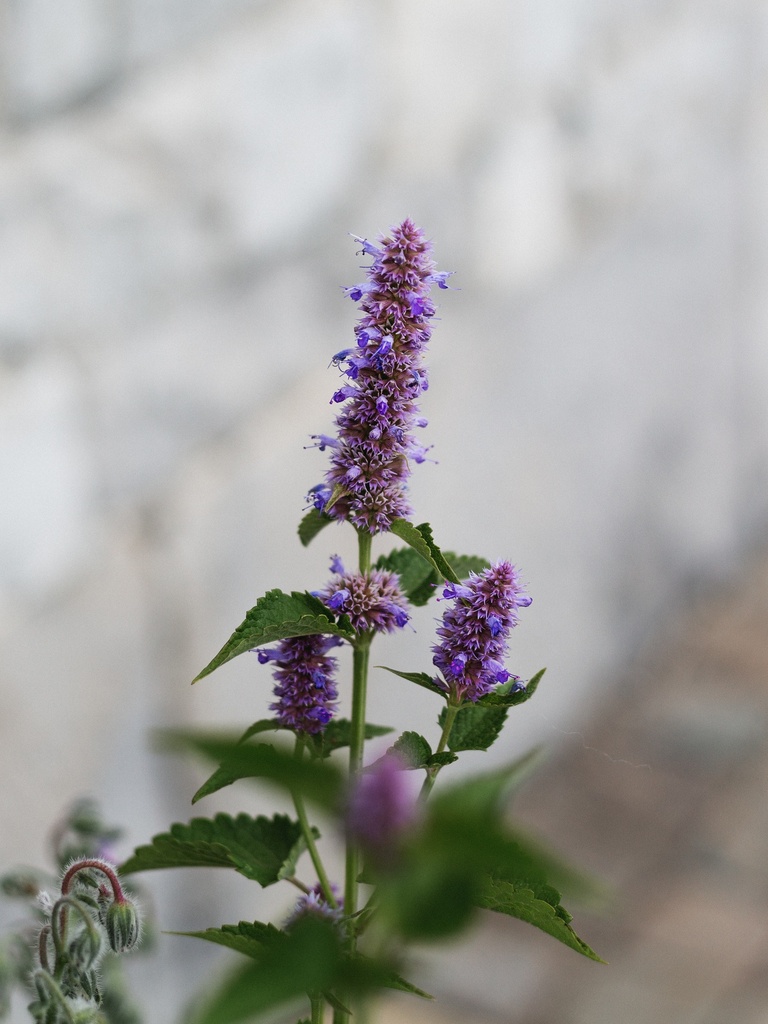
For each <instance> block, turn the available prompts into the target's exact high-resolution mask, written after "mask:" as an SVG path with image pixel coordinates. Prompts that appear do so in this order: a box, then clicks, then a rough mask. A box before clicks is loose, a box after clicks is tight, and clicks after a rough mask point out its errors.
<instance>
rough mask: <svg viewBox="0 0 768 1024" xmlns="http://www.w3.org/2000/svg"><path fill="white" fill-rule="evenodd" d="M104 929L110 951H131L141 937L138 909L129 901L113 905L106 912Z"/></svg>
mask: <svg viewBox="0 0 768 1024" xmlns="http://www.w3.org/2000/svg"><path fill="white" fill-rule="evenodd" d="M104 927H105V928H106V930H107V938H108V939H109V946H110V949H112V950H113V951H114V952H115V953H126V952H127V951H128V950H129V949H133V947H134V946H135V945H136V944H137V943H138V941H139V938H140V936H141V919H140V917H139V911H138V908H137V907H136V905H135V904H134V903H131V901H130V900H122V901H121V902H120V903H117V902H115V903H113V904H112V906H111V907H110V908H109V909H108V910H107V914H106V919H105V922H104Z"/></svg>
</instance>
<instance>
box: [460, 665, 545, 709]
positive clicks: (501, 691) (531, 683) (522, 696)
mask: <svg viewBox="0 0 768 1024" xmlns="http://www.w3.org/2000/svg"><path fill="white" fill-rule="evenodd" d="M546 671H547V670H546V669H545V668H542V669H539V671H538V672H537V673H536V675H535V676H531V678H530V679H529V680H528V682H527V683H526V684H525V689H524V690H513V689H512V688H511V687H512V685H513V684H511V683H505V684H504V685H503V686H500V687H499V688H498V689H497V690H495V691H494V692H493V693H487V694H486V695H485V696H484V697H481V698H480V700H479V701H478V702H477V703H478V704H480V705H482V706H483V707H504V708H514V707H517V705H518V704H525V702H526V701H527V700H530V699H531V697H532V696H533V695H534V693H536V690H537V688H538V685H539V683H540V682H541V677H542V676H543V675H544V673H545V672H546Z"/></svg>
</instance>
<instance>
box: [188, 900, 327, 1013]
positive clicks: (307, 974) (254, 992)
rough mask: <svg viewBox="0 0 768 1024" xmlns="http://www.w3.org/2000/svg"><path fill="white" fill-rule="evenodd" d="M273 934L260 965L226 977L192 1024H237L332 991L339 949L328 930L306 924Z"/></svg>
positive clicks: (314, 922)
mask: <svg viewBox="0 0 768 1024" xmlns="http://www.w3.org/2000/svg"><path fill="white" fill-rule="evenodd" d="M275 932H276V935H275V936H274V937H271V938H270V939H269V940H268V941H266V942H265V945H264V949H263V952H262V953H261V954H260V955H259V957H258V959H256V958H253V959H252V960H251V961H250V962H249V963H247V964H245V966H244V967H241V968H240V969H239V970H237V971H236V972H235V973H234V974H232V975H230V977H229V978H228V979H227V980H226V981H225V982H224V984H223V985H222V986H221V987H220V988H219V989H218V991H217V992H216V993H214V995H213V996H212V997H211V998H210V999H209V1000H208V1001H207V1002H206V1003H205V1004H204V1006H203V1007H202V1009H201V1010H200V1011H199V1012H198V1013H197V1015H196V1016H195V1017H194V1024H240V1022H241V1021H248V1020H250V1019H251V1018H253V1017H256V1016H257V1015H259V1014H262V1013H265V1012H266V1011H268V1010H272V1009H274V1008H276V1007H278V1006H281V1005H283V1004H284V1003H286V1002H289V1001H290V1000H293V999H296V998H297V997H298V996H301V995H303V994H304V993H307V992H317V991H322V990H323V989H326V988H331V987H332V986H333V984H334V981H335V978H336V977H337V976H338V973H339V964H340V963H341V947H340V942H339V938H338V935H337V933H336V931H335V929H334V928H333V926H332V925H330V924H329V923H328V922H324V921H318V920H316V919H312V918H305V919H304V920H302V921H299V922H298V923H297V924H296V926H295V927H294V928H292V929H291V931H290V932H288V933H286V932H278V931H277V930H276V929H275ZM201 937H206V936H205V934H202V935H201ZM211 941H216V940H215V939H212V940H211ZM248 955H249V956H250V954H248Z"/></svg>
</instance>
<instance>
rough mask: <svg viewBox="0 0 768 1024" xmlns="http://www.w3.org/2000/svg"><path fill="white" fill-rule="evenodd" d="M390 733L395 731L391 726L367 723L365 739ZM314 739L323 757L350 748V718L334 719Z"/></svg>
mask: <svg viewBox="0 0 768 1024" xmlns="http://www.w3.org/2000/svg"><path fill="white" fill-rule="evenodd" d="M390 732H394V730H393V729H392V727H391V726H389V725H373V724H372V723H371V722H366V723H365V738H366V739H367V740H370V739H373V738H374V737H376V736H386V735H387V733H390ZM313 739H314V741H315V742H314V746H315V748H316V749H317V750H318V751H319V752H320V754H321V755H322V757H328V755H329V754H332V753H333V751H334V750H341V749H342V748H343V747H348V746H349V744H350V741H351V739H352V723H351V722H350V721H349V719H348V718H334V719H332V720H331V721H330V722H329V723H328V725H326V727H325V729H323V731H322V732H321V733H318V734H317V736H316V737H313Z"/></svg>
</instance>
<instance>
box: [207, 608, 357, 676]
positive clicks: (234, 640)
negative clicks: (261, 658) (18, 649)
mask: <svg viewBox="0 0 768 1024" xmlns="http://www.w3.org/2000/svg"><path fill="white" fill-rule="evenodd" d="M314 633H324V634H329V635H331V636H339V637H341V638H342V639H344V640H352V639H354V637H355V633H354V630H352V629H351V628H349V626H348V623H347V624H346V625H345V623H344V621H343V620H336V619H335V618H334V616H333V614H332V612H330V611H329V610H328V608H326V606H325V605H324V604H323V602H322V601H320V600H319V598H316V597H313V596H312V594H309V593H300V592H299V591H293V592H292V593H290V594H285V593H283V591H282V590H270V591H269V593H267V594H265V595H264V597H261V598H259V600H258V601H257V602H256V604H255V605H254V606H253V608H251V609H250V611H248V612H246V615H245V620H244V621H243V622H242V623H241V625H239V626H238V627H237V629H236V630H235V632H234V633H233V634H232V636H231V637H230V638H229V640H227V642H226V643H225V644H224V646H223V647H222V648H221V650H220V651H219V653H218V654H217V655H216V656H215V657H214V658H213V659H212V660H211V661H210V662H209V663H208V664H207V665H206V666H205V668H204V669H203V670H202V672H200V673H199V674H198V675H196V676H195V678H194V679H193V680H192V682H193V683H196V682H197V681H198V680H199V679H202V678H204V676H207V675H210V673H211V672H213V671H214V670H215V669H217V668H219V667H220V666H221V665H224V664H225V663H226V662H228V661H231V660H232V658H236V657H237V656H238V655H240V654H244V653H245V652H246V651H252V650H253V649H254V648H255V647H260V646H262V645H264V644H269V643H273V642H274V641H275V640H283V639H285V638H286V637H290V636H310V635H312V634H314Z"/></svg>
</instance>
